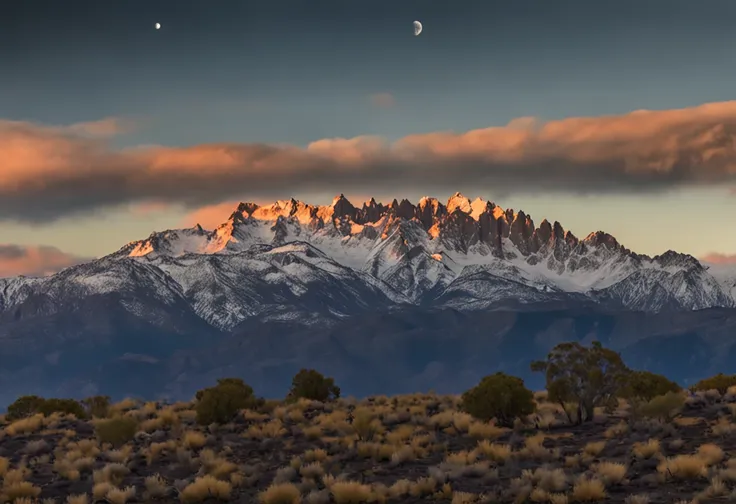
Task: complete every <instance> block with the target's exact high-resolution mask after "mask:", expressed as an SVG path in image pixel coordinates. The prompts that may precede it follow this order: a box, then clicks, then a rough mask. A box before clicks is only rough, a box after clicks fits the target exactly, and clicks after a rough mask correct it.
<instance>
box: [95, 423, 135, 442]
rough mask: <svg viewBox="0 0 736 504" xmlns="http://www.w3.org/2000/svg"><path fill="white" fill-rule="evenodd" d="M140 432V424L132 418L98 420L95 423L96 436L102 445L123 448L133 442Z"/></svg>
mask: <svg viewBox="0 0 736 504" xmlns="http://www.w3.org/2000/svg"><path fill="white" fill-rule="evenodd" d="M137 431H138V422H137V421H136V419H135V418H133V417H130V416H117V417H114V418H106V419H103V420H98V421H97V422H96V423H95V434H96V435H97V438H98V439H99V440H100V442H101V443H110V444H111V445H113V446H121V445H124V444H125V443H127V442H128V441H131V440H132V439H133V437H135V433H136V432H137Z"/></svg>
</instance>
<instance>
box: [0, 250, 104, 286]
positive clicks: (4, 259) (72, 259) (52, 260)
mask: <svg viewBox="0 0 736 504" xmlns="http://www.w3.org/2000/svg"><path fill="white" fill-rule="evenodd" d="M90 260H91V258H89V257H79V256H75V255H71V254H67V253H65V252H62V251H61V250H59V249H57V248H56V247H49V246H43V245H41V246H36V247H27V246H22V245H12V244H4V245H3V244H0V278H7V277H14V276H18V275H27V276H46V275H51V274H54V273H56V272H57V271H60V270H62V269H64V268H67V267H69V266H74V265H75V264H81V263H84V262H88V261H90Z"/></svg>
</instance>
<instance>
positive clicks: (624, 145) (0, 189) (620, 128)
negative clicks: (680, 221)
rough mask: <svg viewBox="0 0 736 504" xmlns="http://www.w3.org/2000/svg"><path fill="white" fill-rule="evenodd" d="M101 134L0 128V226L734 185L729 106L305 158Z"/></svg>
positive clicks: (443, 137)
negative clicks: (449, 197) (135, 214)
mask: <svg viewBox="0 0 736 504" xmlns="http://www.w3.org/2000/svg"><path fill="white" fill-rule="evenodd" d="M95 124H97V126H96V127H94V126H92V125H95ZM103 124H104V123H103ZM111 124H113V125H117V126H107V127H106V126H102V125H101V124H98V123H87V125H86V126H80V125H76V126H69V127H61V128H60V127H47V126H39V125H36V124H29V123H21V122H7V121H6V122H0V219H13V220H20V221H36V222H38V221H48V220H53V219H56V218H59V217H61V216H64V215H68V214H70V213H75V212H84V211H90V210H93V209H96V208H100V207H105V206H111V205H122V204H137V203H143V202H146V201H156V202H158V203H168V204H180V205H185V206H188V207H191V208H197V207H201V206H203V205H210V204H216V203H219V202H222V201H227V200H231V199H233V200H234V199H239V198H245V197H254V196H257V197H260V198H272V197H281V198H284V197H289V196H291V195H294V194H297V193H298V194H303V193H305V192H312V193H313V192H317V191H319V192H322V193H330V192H332V193H337V192H360V193H373V192H376V193H378V192H380V193H383V194H386V193H390V192H391V191H393V190H395V189H397V188H400V189H406V188H411V189H413V190H414V191H422V192H426V193H436V192H438V191H447V190H455V189H461V188H463V187H468V186H472V187H474V188H476V189H478V190H482V191H484V192H485V193H486V194H489V195H491V196H496V197H497V196H499V195H501V194H508V193H514V192H527V193H529V192H532V193H533V192H551V191H558V192H570V193H604V192H616V191H618V192H628V193H630V192H641V193H645V192H651V191H661V190H667V189H670V188H675V187H679V186H687V185H706V184H724V183H733V181H734V179H736V101H734V102H721V103H711V104H706V105H702V106H698V107H692V108H687V109H679V110H666V111H636V112H632V113H629V114H625V115H619V116H604V117H577V118H568V119H563V120H559V121H549V122H540V121H535V120H533V119H530V118H522V119H518V120H514V121H512V122H511V123H509V124H508V125H506V126H502V127H491V128H484V129H477V130H472V131H468V132H465V133H454V132H436V133H427V134H417V135H410V136H407V137H404V138H402V139H400V140H398V141H396V142H393V143H389V142H386V141H385V140H383V139H381V138H376V137H357V138H352V139H343V138H330V139H323V140H319V141H316V142H313V143H312V144H310V145H309V146H307V147H306V148H299V147H295V146H289V145H277V144H246V143H240V144H239V143H228V144H225V143H223V144H202V145H194V146H190V147H182V148H171V147H150V146H148V147H141V148H137V149H124V150H121V149H115V148H113V147H112V145H111V144H110V143H109V141H108V140H107V139H106V138H105V137H106V136H109V135H110V134H113V133H115V132H117V131H118V130H119V129H122V128H120V126H119V122H116V121H115V120H112V122H111ZM95 132H97V134H95Z"/></svg>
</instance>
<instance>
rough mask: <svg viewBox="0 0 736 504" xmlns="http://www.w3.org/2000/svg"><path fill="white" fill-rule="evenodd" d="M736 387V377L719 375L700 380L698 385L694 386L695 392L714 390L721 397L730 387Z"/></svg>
mask: <svg viewBox="0 0 736 504" xmlns="http://www.w3.org/2000/svg"><path fill="white" fill-rule="evenodd" d="M734 385H736V375H724V374H723V373H718V374H717V375H715V376H711V377H710V378H705V379H703V380H700V381H699V382H698V383H696V384H695V385H693V386H692V389H693V390H700V391H706V390H712V389H716V390H717V391H718V392H719V393H720V394H721V395H725V394H726V392H728V389H729V388H730V387H733V386H734Z"/></svg>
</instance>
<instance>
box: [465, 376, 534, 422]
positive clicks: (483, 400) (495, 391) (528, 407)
mask: <svg viewBox="0 0 736 504" xmlns="http://www.w3.org/2000/svg"><path fill="white" fill-rule="evenodd" d="M461 407H462V409H463V410H464V411H465V412H467V413H469V414H470V415H472V416H473V417H475V418H478V419H480V420H484V421H488V420H491V419H492V418H495V419H496V423H498V425H501V426H505V427H512V426H513V425H514V420H515V419H516V418H521V417H524V416H526V415H529V414H531V413H534V394H533V393H532V391H531V390H529V389H528V388H526V387H525V386H524V380H522V379H521V378H517V377H516V376H509V375H507V374H505V373H500V372H499V373H496V374H493V375H489V376H486V377H485V378H483V379H482V380H481V381H480V383H479V384H478V385H476V386H475V387H473V388H472V389H470V390H468V391H467V392H465V393H464V394H463V396H462V402H461Z"/></svg>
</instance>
